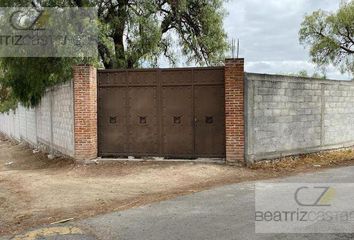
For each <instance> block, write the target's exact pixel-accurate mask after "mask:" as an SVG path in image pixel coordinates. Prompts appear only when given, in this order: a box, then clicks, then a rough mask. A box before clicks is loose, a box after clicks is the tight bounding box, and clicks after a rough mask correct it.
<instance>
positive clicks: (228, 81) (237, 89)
mask: <svg viewBox="0 0 354 240" xmlns="http://www.w3.org/2000/svg"><path fill="white" fill-rule="evenodd" d="M225 114H226V116H225V127H226V161H227V163H229V164H240V163H241V164H243V163H245V121H244V59H226V60H225Z"/></svg>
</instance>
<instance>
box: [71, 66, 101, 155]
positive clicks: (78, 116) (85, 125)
mask: <svg viewBox="0 0 354 240" xmlns="http://www.w3.org/2000/svg"><path fill="white" fill-rule="evenodd" d="M73 71H74V135H75V137H74V139H75V159H77V160H89V159H93V158H96V157H97V71H96V68H94V67H93V66H89V65H78V66H74V68H73Z"/></svg>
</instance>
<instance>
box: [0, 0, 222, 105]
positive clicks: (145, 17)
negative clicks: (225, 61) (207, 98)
mask: <svg viewBox="0 0 354 240" xmlns="http://www.w3.org/2000/svg"><path fill="white" fill-rule="evenodd" d="M222 3H223V0H0V6H2V7H30V6H33V7H36V8H39V7H97V9H98V19H99V36H98V37H99V38H98V52H99V56H98V59H97V60H98V61H97V62H98V63H100V64H101V65H102V66H104V67H105V68H135V67H139V66H141V65H142V64H144V63H150V64H151V65H157V61H158V59H159V57H161V56H165V57H166V58H167V59H168V60H169V62H170V63H171V64H172V65H174V64H176V60H177V57H178V54H180V53H182V55H183V56H182V57H183V59H185V60H186V62H187V63H196V64H199V65H213V64H220V63H221V59H222V58H223V54H224V52H225V51H226V50H227V48H228V45H227V42H226V34H225V32H224V30H223V27H222V22H223V17H224V14H225V13H224V10H223V8H222ZM82 61H84V62H95V60H92V59H74V58H3V59H1V62H2V63H3V64H2V69H3V72H4V75H5V76H4V79H6V82H5V83H2V85H4V86H5V85H6V87H9V88H11V89H12V92H13V94H14V95H15V97H16V98H17V99H19V100H20V101H21V102H23V103H25V104H26V105H35V104H37V103H38V102H39V100H40V97H41V95H42V94H43V93H44V90H45V89H46V88H47V87H48V86H52V85H54V84H56V83H58V82H61V81H65V80H68V79H69V78H70V72H71V66H72V65H73V64H75V63H79V62H82ZM0 81H1V80H0Z"/></svg>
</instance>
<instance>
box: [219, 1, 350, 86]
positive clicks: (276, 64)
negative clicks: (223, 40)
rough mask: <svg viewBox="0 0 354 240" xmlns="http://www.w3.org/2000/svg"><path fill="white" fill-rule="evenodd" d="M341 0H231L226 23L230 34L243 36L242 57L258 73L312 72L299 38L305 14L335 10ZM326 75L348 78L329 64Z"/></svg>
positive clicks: (227, 4)
mask: <svg viewBox="0 0 354 240" xmlns="http://www.w3.org/2000/svg"><path fill="white" fill-rule="evenodd" d="M339 4H340V0H229V2H228V3H226V4H225V8H226V10H227V11H228V12H229V15H228V16H227V17H226V19H225V22H224V26H225V30H226V32H227V34H228V37H229V38H230V39H231V38H235V39H237V38H239V39H240V57H244V58H245V63H246V71H248V72H259V73H296V72H299V71H300V70H303V69H306V70H307V71H308V72H309V73H313V71H314V70H315V66H314V65H313V64H311V63H310V61H309V60H310V58H309V55H308V50H307V49H304V47H303V46H302V45H300V44H299V41H298V31H299V28H300V24H301V22H302V20H303V18H304V16H305V15H306V14H309V13H312V12H313V11H315V10H318V9H323V10H327V11H335V10H337V9H338V8H339ZM327 76H328V77H329V78H333V79H348V78H349V76H348V75H342V74H341V73H340V72H339V71H337V70H336V69H334V68H333V67H330V68H328V69H327Z"/></svg>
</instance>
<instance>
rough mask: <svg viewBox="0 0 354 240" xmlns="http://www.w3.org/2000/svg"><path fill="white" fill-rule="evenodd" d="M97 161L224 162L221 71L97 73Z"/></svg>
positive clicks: (126, 71) (102, 71) (222, 72)
mask: <svg viewBox="0 0 354 240" xmlns="http://www.w3.org/2000/svg"><path fill="white" fill-rule="evenodd" d="M98 86H99V89H98V101H99V103H98V140H99V154H100V156H115V157H125V156H135V157H145V156H161V157H167V158H197V157H220V158H223V157H225V100H224V99H225V98H224V94H225V93H224V68H219V67H217V68H177V69H139V70H99V71H98Z"/></svg>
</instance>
